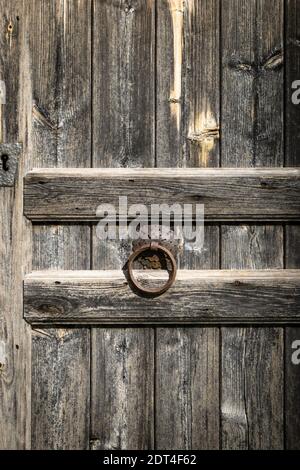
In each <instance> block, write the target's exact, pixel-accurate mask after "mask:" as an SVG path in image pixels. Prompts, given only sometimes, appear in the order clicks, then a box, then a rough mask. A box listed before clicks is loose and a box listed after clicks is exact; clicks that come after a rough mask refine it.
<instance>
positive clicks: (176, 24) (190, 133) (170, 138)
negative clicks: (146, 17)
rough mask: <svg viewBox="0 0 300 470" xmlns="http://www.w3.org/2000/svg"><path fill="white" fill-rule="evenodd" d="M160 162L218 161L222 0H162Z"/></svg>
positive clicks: (159, 26) (206, 164)
mask: <svg viewBox="0 0 300 470" xmlns="http://www.w3.org/2000/svg"><path fill="white" fill-rule="evenodd" d="M157 43H158V45H159V47H158V48H157V155H158V158H157V163H158V166H165V167H172V166H190V167H193V166H196V167H209V166H218V161H219V145H218V140H219V108H220V105H219V85H220V82H219V67H220V66H219V2H218V1H217V0H213V1H212V0H191V1H189V2H185V1H183V0H162V1H160V2H158V3H157Z"/></svg>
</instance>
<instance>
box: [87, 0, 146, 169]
mask: <svg viewBox="0 0 300 470" xmlns="http://www.w3.org/2000/svg"><path fill="white" fill-rule="evenodd" d="M154 21H155V2H154V0H146V1H143V0H133V1H131V2H129V3H128V2H127V1H126V0H120V1H119V2H111V1H108V0H104V1H101V2H94V26H93V30H94V34H93V42H94V44H93V71H94V73H93V90H94V94H93V128H94V133H93V142H94V164H95V166H108V167H145V166H150V167H151V166H153V163H154V127H155V124H154V123H155V121H154V109H155V95H154V84H155V76H154V68H155V56H154V52H155V25H154Z"/></svg>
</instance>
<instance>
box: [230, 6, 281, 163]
mask: <svg viewBox="0 0 300 470" xmlns="http://www.w3.org/2000/svg"><path fill="white" fill-rule="evenodd" d="M221 8H222V65H223V68H222V71H223V72H222V83H223V92H222V163H224V166H239V167H245V166H246V167H249V166H280V165H282V163H283V124H282V123H283V90H284V87H283V67H282V65H283V1H282V0H279V1H278V0H225V1H222V7H221ZM237 18H238V21H237Z"/></svg>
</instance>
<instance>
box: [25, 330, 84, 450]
mask: <svg viewBox="0 0 300 470" xmlns="http://www.w3.org/2000/svg"><path fill="white" fill-rule="evenodd" d="M89 345H90V342H89V330H88V329H87V328H84V329H82V328H78V329H70V328H69V329H62V328H59V329H57V328H56V329H53V328H49V329H42V330H39V329H35V330H33V334H32V348H33V356H32V383H33V414H32V428H33V433H34V434H33V443H32V448H33V449H41V448H43V449H51V450H56V449H83V448H86V447H87V442H86V439H87V438H88V436H89V400H88V396H89V395H88V391H89V369H90V364H89V356H90V350H89ZM46 371H47V373H46Z"/></svg>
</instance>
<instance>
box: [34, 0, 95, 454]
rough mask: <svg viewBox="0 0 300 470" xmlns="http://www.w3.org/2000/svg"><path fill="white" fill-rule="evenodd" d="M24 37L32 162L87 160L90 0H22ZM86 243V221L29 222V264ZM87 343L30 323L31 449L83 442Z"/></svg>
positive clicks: (72, 333)
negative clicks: (74, 223)
mask: <svg viewBox="0 0 300 470" xmlns="http://www.w3.org/2000/svg"><path fill="white" fill-rule="evenodd" d="M79 18H80V21H79V20H78V19H79ZM26 38H27V39H26V40H27V43H26V44H27V49H26V52H27V56H26V57H27V58H26V60H27V61H28V64H31V65H30V66H31V70H30V71H28V72H26V73H27V75H28V77H30V82H29V83H28V88H27V91H26V93H27V95H28V97H29V99H30V110H29V113H28V116H29V117H28V123H26V124H27V127H28V129H29V131H30V133H29V137H28V138H29V147H30V154H31V158H32V160H31V161H32V166H34V167H56V166H60V167H67V166H73V167H84V166H90V162H91V92H90V89H91V1H90V0H88V1H85V2H82V1H79V0H74V1H72V2H61V1H59V0H56V1H53V2H50V1H44V2H40V1H39V0H34V1H32V2H27V3H26ZM89 245H90V228H89V227H88V226H85V227H81V226H78V227H75V226H72V225H65V226H63V227H62V226H54V225H45V226H33V255H34V256H33V264H34V267H35V269H49V268H51V269H61V268H64V269H89V267H90V246H89ZM89 348H90V333H89V329H86V328H82V329H70V330H64V329H61V328H59V329H51V330H48V329H44V328H43V329H40V330H34V331H33V344H32V361H33V362H32V373H33V376H32V424H33V426H32V447H33V448H34V449H85V448H88V447H89V398H90V390H89V385H90V370H89V357H90V351H89Z"/></svg>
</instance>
